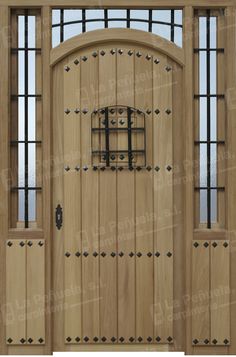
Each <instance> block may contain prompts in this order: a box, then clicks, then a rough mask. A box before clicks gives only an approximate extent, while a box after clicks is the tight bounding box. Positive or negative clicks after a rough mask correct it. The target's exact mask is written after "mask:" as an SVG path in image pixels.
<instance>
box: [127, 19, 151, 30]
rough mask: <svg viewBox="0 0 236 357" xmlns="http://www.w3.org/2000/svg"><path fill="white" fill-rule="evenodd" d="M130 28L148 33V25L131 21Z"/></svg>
mask: <svg viewBox="0 0 236 357" xmlns="http://www.w3.org/2000/svg"><path fill="white" fill-rule="evenodd" d="M130 28H131V29H135V30H142V31H148V23H145V22H137V21H131V23H130Z"/></svg>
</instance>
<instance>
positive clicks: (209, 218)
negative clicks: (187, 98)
mask: <svg viewBox="0 0 236 357" xmlns="http://www.w3.org/2000/svg"><path fill="white" fill-rule="evenodd" d="M206 26H207V28H206V45H207V48H210V30H211V29H210V10H207V18H206ZM206 66H207V68H206V71H207V73H206V75H207V89H206V90H207V141H208V143H207V228H209V229H210V228H211V189H210V186H211V144H210V141H211V99H210V95H211V73H210V70H211V57H210V52H209V51H208V52H207V54H206Z"/></svg>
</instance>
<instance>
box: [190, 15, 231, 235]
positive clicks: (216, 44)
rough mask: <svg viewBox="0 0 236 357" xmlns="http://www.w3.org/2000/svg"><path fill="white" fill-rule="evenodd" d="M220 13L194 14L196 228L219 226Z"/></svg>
mask: <svg viewBox="0 0 236 357" xmlns="http://www.w3.org/2000/svg"><path fill="white" fill-rule="evenodd" d="M221 15H222V12H220V11H218V12H214V11H213V12H212V11H211V10H206V11H204V13H202V11H197V13H196V19H197V24H196V26H197V28H198V38H197V40H196V41H197V42H196V44H197V46H196V47H195V49H194V53H195V65H196V68H195V70H196V73H198V75H197V74H196V77H197V78H195V82H196V86H195V95H194V98H195V101H196V102H195V103H196V110H195V114H196V128H197V130H196V132H195V147H196V150H195V152H196V155H197V158H198V161H199V165H197V166H198V175H197V178H196V184H195V190H196V191H197V202H198V204H197V208H196V209H197V210H199V214H197V216H199V218H198V223H197V226H198V227H200V228H201V227H204V226H205V227H206V228H208V229H209V228H213V227H215V226H216V225H217V224H218V223H219V222H220V224H221V225H223V218H222V217H221V212H223V210H222V209H221V208H222V204H223V203H222V201H223V200H224V196H222V195H224V190H225V187H224V169H223V160H224V154H223V152H224V146H225V137H224V126H225V118H224V114H225V113H224V86H223V83H222V82H223V81H222V79H221V78H219V66H220V65H221V64H222V61H223V58H224V47H223V46H224V42H223V39H222V34H221V33H220V31H219V27H220V26H221V21H222V16H221Z"/></svg>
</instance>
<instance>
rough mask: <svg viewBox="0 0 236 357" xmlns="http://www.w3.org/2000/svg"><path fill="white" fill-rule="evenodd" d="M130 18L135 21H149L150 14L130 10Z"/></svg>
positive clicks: (146, 11) (143, 11)
mask: <svg viewBox="0 0 236 357" xmlns="http://www.w3.org/2000/svg"><path fill="white" fill-rule="evenodd" d="M130 18H131V19H135V20H139V19H143V20H148V19H149V12H148V10H130Z"/></svg>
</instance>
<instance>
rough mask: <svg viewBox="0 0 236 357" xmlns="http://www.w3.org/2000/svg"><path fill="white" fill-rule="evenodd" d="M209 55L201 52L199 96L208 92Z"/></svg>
mask: <svg viewBox="0 0 236 357" xmlns="http://www.w3.org/2000/svg"><path fill="white" fill-rule="evenodd" d="M206 59H207V55H206V52H199V94H206V92H207V62H206V61H207V60H206Z"/></svg>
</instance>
